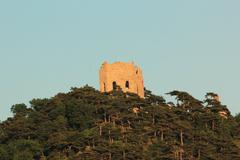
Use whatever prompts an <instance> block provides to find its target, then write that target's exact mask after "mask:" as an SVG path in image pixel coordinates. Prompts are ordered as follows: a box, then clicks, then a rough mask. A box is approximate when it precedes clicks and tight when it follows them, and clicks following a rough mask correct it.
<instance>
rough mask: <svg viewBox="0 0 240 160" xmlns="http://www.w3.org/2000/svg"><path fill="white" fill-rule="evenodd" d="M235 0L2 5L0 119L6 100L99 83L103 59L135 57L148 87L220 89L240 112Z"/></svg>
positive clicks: (199, 94) (16, 0) (54, 0)
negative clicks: (99, 71) (99, 70)
mask: <svg viewBox="0 0 240 160" xmlns="http://www.w3.org/2000/svg"><path fill="white" fill-rule="evenodd" d="M239 6H240V1H239V0H229V1H228V0H201V1H193V0H165V1H161V0H119V1H113V0H39V1H36V0H21V1H20V0H6V1H3V0H2V1H1V2H0V120H4V119H6V118H7V117H8V116H10V115H11V113H10V108H11V105H12V104H16V103H22V102H23V103H26V104H28V101H30V100H31V99H32V98H44V97H51V96H54V95H55V94H57V93H58V92H67V91H69V89H70V87H80V86H83V85H85V84H89V85H91V86H93V87H95V88H98V87H99V86H98V69H99V67H100V65H101V63H102V62H103V61H104V60H108V61H110V62H113V61H134V62H135V63H136V64H138V65H139V66H141V67H142V69H143V72H144V77H145V84H146V87H147V88H148V89H150V90H152V91H153V92H154V93H156V94H159V95H163V94H164V93H166V92H168V91H172V90H174V89H178V90H185V91H187V92H189V93H191V94H192V95H193V96H195V97H196V98H199V99H202V98H203V97H204V94H205V93H206V92H208V91H214V92H217V93H219V94H220V96H221V99H222V102H223V103H224V104H227V105H228V106H229V108H230V110H231V111H232V113H233V114H235V113H237V112H240V108H239V107H240V97H239V90H240V85H239V83H240V72H239V69H240V62H239V61H240V10H239Z"/></svg>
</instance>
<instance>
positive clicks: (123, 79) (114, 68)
mask: <svg viewBox="0 0 240 160" xmlns="http://www.w3.org/2000/svg"><path fill="white" fill-rule="evenodd" d="M99 77H100V91H101V92H109V91H112V90H114V89H116V88H117V86H120V87H121V89H122V90H123V92H131V93H136V94H138V95H139V96H140V97H141V98H144V83H143V75H142V70H141V69H140V68H139V67H137V66H135V65H134V63H124V62H115V63H112V64H109V63H107V62H104V63H103V64H102V66H101V68H100V71H99Z"/></svg>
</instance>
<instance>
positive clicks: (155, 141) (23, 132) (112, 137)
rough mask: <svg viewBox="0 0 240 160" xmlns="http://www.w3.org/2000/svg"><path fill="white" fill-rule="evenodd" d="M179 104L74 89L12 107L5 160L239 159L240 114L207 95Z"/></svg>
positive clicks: (182, 96)
mask: <svg viewBox="0 0 240 160" xmlns="http://www.w3.org/2000/svg"><path fill="white" fill-rule="evenodd" d="M168 94H169V95H171V96H174V97H175V98H176V100H177V103H173V102H167V101H166V100H165V99H164V98H163V97H161V96H157V95H154V94H152V93H151V91H149V90H145V99H141V98H139V97H138V96H137V95H135V94H132V93H123V92H122V91H121V89H119V88H118V89H117V90H116V91H112V92H110V93H100V92H99V91H97V90H95V89H94V88H92V87H89V86H84V87H82V88H72V89H71V91H70V92H69V93H59V94H57V95H56V96H54V97H52V98H49V99H33V100H32V101H30V106H29V107H27V106H26V105H25V104H16V105H13V106H12V108H11V111H12V113H13V115H14V116H13V117H11V118H8V119H7V120H6V121H3V122H1V123H0V142H1V143H0V160H96V159H99V160H137V159H139V160H195V159H196V160H200V159H201V160H202V159H203V160H215V159H219V160H228V159H229V160H230V159H231V160H232V159H233V160H239V159H240V146H239V145H240V143H239V142H240V141H239V139H240V115H239V114H238V115H236V116H235V117H234V116H232V115H231V114H230V112H229V110H228V109H227V106H225V105H222V104H221V102H219V101H217V100H216V99H214V98H213V97H214V96H215V93H211V92H210V93H207V94H206V96H205V98H204V100H202V101H200V100H198V99H196V98H194V97H193V96H191V95H190V94H189V93H187V92H182V91H172V92H169V93H168Z"/></svg>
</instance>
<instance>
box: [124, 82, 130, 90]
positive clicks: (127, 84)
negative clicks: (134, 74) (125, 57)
mask: <svg viewBox="0 0 240 160" xmlns="http://www.w3.org/2000/svg"><path fill="white" fill-rule="evenodd" d="M125 87H126V88H128V89H129V87H130V86H129V81H126V84H125Z"/></svg>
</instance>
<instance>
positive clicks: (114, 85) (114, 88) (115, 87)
mask: <svg viewBox="0 0 240 160" xmlns="http://www.w3.org/2000/svg"><path fill="white" fill-rule="evenodd" d="M112 85H113V90H116V89H117V82H116V81H114V82H113V83H112Z"/></svg>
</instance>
